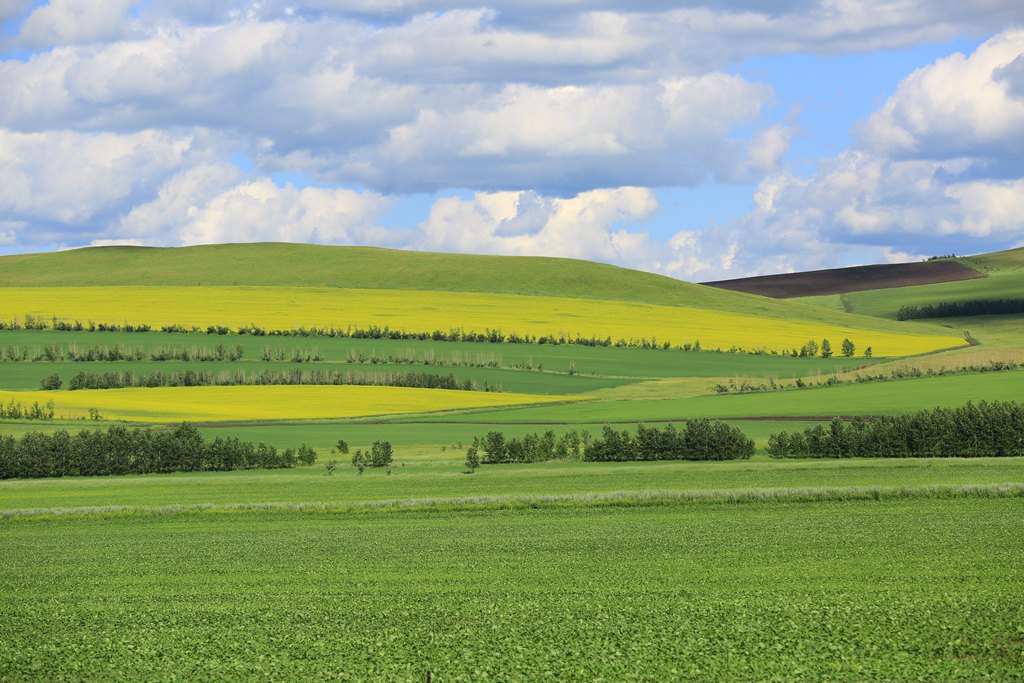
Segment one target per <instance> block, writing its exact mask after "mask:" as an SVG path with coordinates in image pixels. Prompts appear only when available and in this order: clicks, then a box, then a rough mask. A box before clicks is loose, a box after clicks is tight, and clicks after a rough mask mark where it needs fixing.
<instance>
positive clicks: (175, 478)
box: [0, 424, 1024, 514]
mask: <svg viewBox="0 0 1024 683" xmlns="http://www.w3.org/2000/svg"><path fill="white" fill-rule="evenodd" d="M800 426H801V425H799V424H797V425H796V427H794V428H799V427H800ZM213 433H216V432H215V430H214V432H213ZM334 434H335V435H338V434H340V435H342V436H344V437H346V438H351V437H352V434H351V433H350V432H349V431H348V430H346V429H344V428H342V429H340V430H336V431H335V432H334ZM243 435H245V436H247V437H248V436H249V435H248V434H244V433H243ZM336 440H337V436H336V437H335V441H336ZM351 443H353V445H354V444H355V443H357V442H356V441H352V442H351ZM282 445H284V444H282ZM396 446H397V455H396V463H397V464H396V466H395V467H394V468H392V474H390V475H389V474H386V473H385V472H382V471H374V470H372V469H371V470H367V471H366V473H364V474H362V475H360V474H358V473H357V472H356V470H355V468H353V467H350V466H348V461H347V459H346V458H345V456H341V455H330V454H328V453H324V454H322V455H321V458H320V460H321V462H323V461H327V460H329V459H331V458H336V459H338V460H339V461H340V465H341V466H340V467H339V468H338V469H337V470H336V471H335V473H334V474H333V475H331V476H326V475H325V470H324V468H323V467H322V466H321V465H315V466H313V467H299V468H296V469H291V470H272V471H248V472H205V473H192V474H185V473H183V474H170V475H144V476H125V477H76V478H67V479H46V480H42V479H41V480H23V481H0V514H3V513H4V512H5V511H11V510H25V509H51V508H82V507H105V506H128V507H133V508H143V509H153V508H161V507H167V506H175V505H202V504H210V505H244V504H249V503H252V504H260V503H304V504H323V503H325V504H356V503H360V502H367V501H383V500H394V501H402V500H425V499H433V500H439V499H440V500H449V499H465V498H472V497H475V496H524V495H525V496H547V495H587V494H607V493H614V492H635V493H640V492H653V491H661V492H673V493H684V492H693V491H697V492H700V491H739V490H766V489H772V490H787V489H794V488H820V487H827V488H849V487H887V486H902V487H924V486H940V485H964V484H976V485H984V484H1000V483H1004V482H1024V460H1021V459H1017V458H1002V459H1000V458H977V459H962V458H942V459H923V460H920V459H909V460H888V459H869V460H825V461H816V460H812V461H806V460H805V461H774V460H770V459H768V458H766V457H764V456H757V457H756V458H755V459H753V460H749V461H732V462H706V463H700V462H694V463H680V462H632V463H578V462H577V463H566V462H562V463H558V462H551V463H541V464H530V465H485V466H484V467H483V469H482V470H480V471H479V472H478V473H477V474H474V475H467V474H466V473H465V472H466V469H465V467H464V466H463V464H462V459H463V457H462V455H463V454H462V452H461V451H454V450H453V451H449V452H447V453H439V452H436V451H435V452H432V453H430V454H427V455H422V456H414V457H409V456H408V455H407V453H408V452H409V451H410V450H412V451H413V452H416V449H415V448H412V449H410V448H409V447H406V446H404V445H403V444H402V443H401V442H400V441H398V442H396Z"/></svg>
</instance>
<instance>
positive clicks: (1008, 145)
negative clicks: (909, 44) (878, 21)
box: [857, 30, 1024, 171]
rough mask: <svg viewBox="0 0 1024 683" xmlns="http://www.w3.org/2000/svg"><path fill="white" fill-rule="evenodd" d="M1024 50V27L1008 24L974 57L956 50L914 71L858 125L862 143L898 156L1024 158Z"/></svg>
mask: <svg viewBox="0 0 1024 683" xmlns="http://www.w3.org/2000/svg"><path fill="white" fill-rule="evenodd" d="M1022 52H1024V30H1015V31H1008V32H1006V33H1003V34H1001V35H998V36H996V37H995V38H992V39H991V40H989V41H987V42H985V43H983V44H982V45H981V46H980V47H979V48H978V49H977V50H976V51H975V52H974V53H973V54H971V55H970V56H965V55H963V54H960V53H957V54H954V55H951V56H949V57H946V58H943V59H940V60H938V61H937V62H935V63H934V64H931V65H929V66H927V67H924V68H922V69H919V70H917V71H915V72H914V73H913V74H911V75H910V76H908V77H907V78H906V79H905V80H904V81H903V82H902V83H900V85H899V88H898V89H897V90H896V93H895V94H894V95H893V96H892V97H890V98H889V100H888V101H887V102H886V103H885V105H883V106H882V108H881V109H879V110H878V111H877V112H875V113H874V114H872V115H871V116H870V117H868V119H867V121H866V122H865V123H864V124H863V125H862V126H860V127H859V129H858V131H857V132H858V135H859V138H860V141H861V144H862V146H863V147H864V148H865V149H867V150H869V151H871V152H873V153H875V154H879V155H885V156H889V157H894V158H919V159H920V158H926V159H953V158H961V157H962V158H973V159H978V160H988V161H995V162H1000V161H1015V162H1019V161H1020V160H1021V158H1022V154H1024V97H1022V94H1024V93H1022V92H1021V88H1020V85H1022V81H1024V76H1022V74H1021V72H1022V70H1024V66H1022V64H1024V58H1022V57H1021V53H1022ZM1017 170H1022V171H1024V165H1022V166H1018V168H1017Z"/></svg>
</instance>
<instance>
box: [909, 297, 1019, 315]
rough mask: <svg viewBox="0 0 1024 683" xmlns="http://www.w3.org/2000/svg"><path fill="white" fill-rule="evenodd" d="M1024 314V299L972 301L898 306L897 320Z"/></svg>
mask: <svg viewBox="0 0 1024 683" xmlns="http://www.w3.org/2000/svg"><path fill="white" fill-rule="evenodd" d="M1010 313H1024V299H988V300H986V299H976V300H974V301H945V302H942V303H937V304H924V305H922V306H900V309H899V310H898V311H897V312H896V319H897V320H917V319H919V318H959V317H966V316H971V315H1007V314H1010Z"/></svg>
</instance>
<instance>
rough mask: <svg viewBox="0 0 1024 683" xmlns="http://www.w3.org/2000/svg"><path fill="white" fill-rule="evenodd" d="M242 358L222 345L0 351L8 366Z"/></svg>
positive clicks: (239, 351)
mask: <svg viewBox="0 0 1024 683" xmlns="http://www.w3.org/2000/svg"><path fill="white" fill-rule="evenodd" d="M244 355H245V350H244V349H243V348H242V347H241V345H238V344H235V345H232V346H225V345H224V344H218V345H217V346H213V347H210V346H198V345H194V346H159V347H157V348H155V349H153V351H151V352H150V353H149V354H147V353H146V350H145V348H143V347H141V346H125V345H123V344H115V345H114V346H106V345H104V344H95V345H93V346H91V347H88V348H82V347H80V346H78V345H76V344H71V345H70V346H68V347H67V349H66V350H65V349H64V347H62V346H60V345H59V344H46V345H44V346H42V347H35V348H33V349H32V350H31V351H30V350H29V347H28V346H7V347H5V348H3V349H2V350H0V361H4V362H10V363H21V362H33V363H39V362H62V361H70V362H75V363H98V362H118V361H143V360H146V359H147V358H149V360H152V361H170V360H180V361H203V362H206V361H238V360H241V359H242V357H243V356H244Z"/></svg>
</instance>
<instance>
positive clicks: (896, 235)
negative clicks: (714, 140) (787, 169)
mask: <svg viewBox="0 0 1024 683" xmlns="http://www.w3.org/2000/svg"><path fill="white" fill-rule="evenodd" d="M1022 54H1024V31H1008V32H1006V33H1004V34H1001V35H998V36H995V37H994V38H992V39H991V40H989V41H987V42H985V43H983V44H982V45H981V46H980V47H979V48H978V49H977V50H976V51H975V52H974V53H973V54H971V55H968V56H965V55H952V56H950V57H946V58H943V59H939V60H937V61H936V62H935V63H934V64H931V65H929V66H926V67H924V68H922V69H919V70H917V71H915V72H914V73H913V74H911V75H909V76H908V77H907V78H906V79H905V80H904V81H903V82H902V83H901V84H900V85H899V87H898V88H897V90H896V92H895V93H894V94H893V96H892V97H891V98H889V100H887V101H886V102H885V103H884V104H883V105H882V106H881V107H880V108H879V110H878V111H877V112H875V113H874V114H872V115H871V116H869V117H868V118H867V119H866V120H865V121H864V122H863V123H862V124H861V125H860V126H858V128H857V131H858V134H859V138H858V139H859V144H858V145H855V146H854V147H852V148H850V149H847V150H845V151H844V152H842V153H841V154H839V155H837V156H836V157H833V158H828V159H823V160H821V161H820V163H819V166H818V169H817V172H816V173H815V174H814V175H813V176H811V177H809V178H803V177H799V176H796V175H793V174H791V173H779V174H774V175H772V176H770V177H768V178H766V179H765V180H763V181H762V182H761V183H760V185H759V187H758V189H757V190H756V192H755V195H754V200H755V205H756V208H755V210H754V211H752V212H751V213H749V214H747V215H746V216H744V217H742V218H741V219H739V220H737V221H735V222H733V223H731V224H729V225H727V226H724V227H720V228H719V227H715V228H712V229H709V230H706V231H702V232H692V231H687V232H682V233H680V234H679V235H677V236H676V238H674V239H673V240H672V242H671V243H670V244H671V246H672V248H673V251H674V252H675V254H676V255H675V258H674V260H669V261H667V262H666V263H665V264H663V266H662V269H663V270H665V271H667V272H670V273H673V274H678V275H680V276H683V277H706V276H707V275H710V274H714V275H715V276H716V277H724V276H730V277H739V276H743V275H750V274H759V273H769V272H783V271H787V270H792V269H809V268H819V267H832V266H836V265H845V261H846V260H847V259H851V260H860V261H865V260H866V261H871V260H882V261H892V260H894V259H910V260H913V259H916V258H918V257H920V252H921V251H922V245H927V247H928V248H929V249H930V251H931V252H932V253H949V252H950V251H956V252H958V253H963V252H964V251H967V252H979V251H986V250H990V249H1000V248H1007V247H1009V246H1011V245H1012V244H1013V243H1015V242H1016V241H1018V240H1019V236H1020V235H1021V234H1024V162H1022V161H1021V160H1022V158H1024V157H1022V154H1024V98H1022V97H1021V93H1018V92H1016V91H1015V90H1014V89H1013V88H1012V87H1011V81H1013V79H1015V78H1017V72H1016V69H1017V68H1018V65H1019V64H1020V63H1022V61H1024V60H1022V57H1021V55H1022ZM1019 60H1020V61H1019ZM964 245H968V246H966V248H965V247H964Z"/></svg>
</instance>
